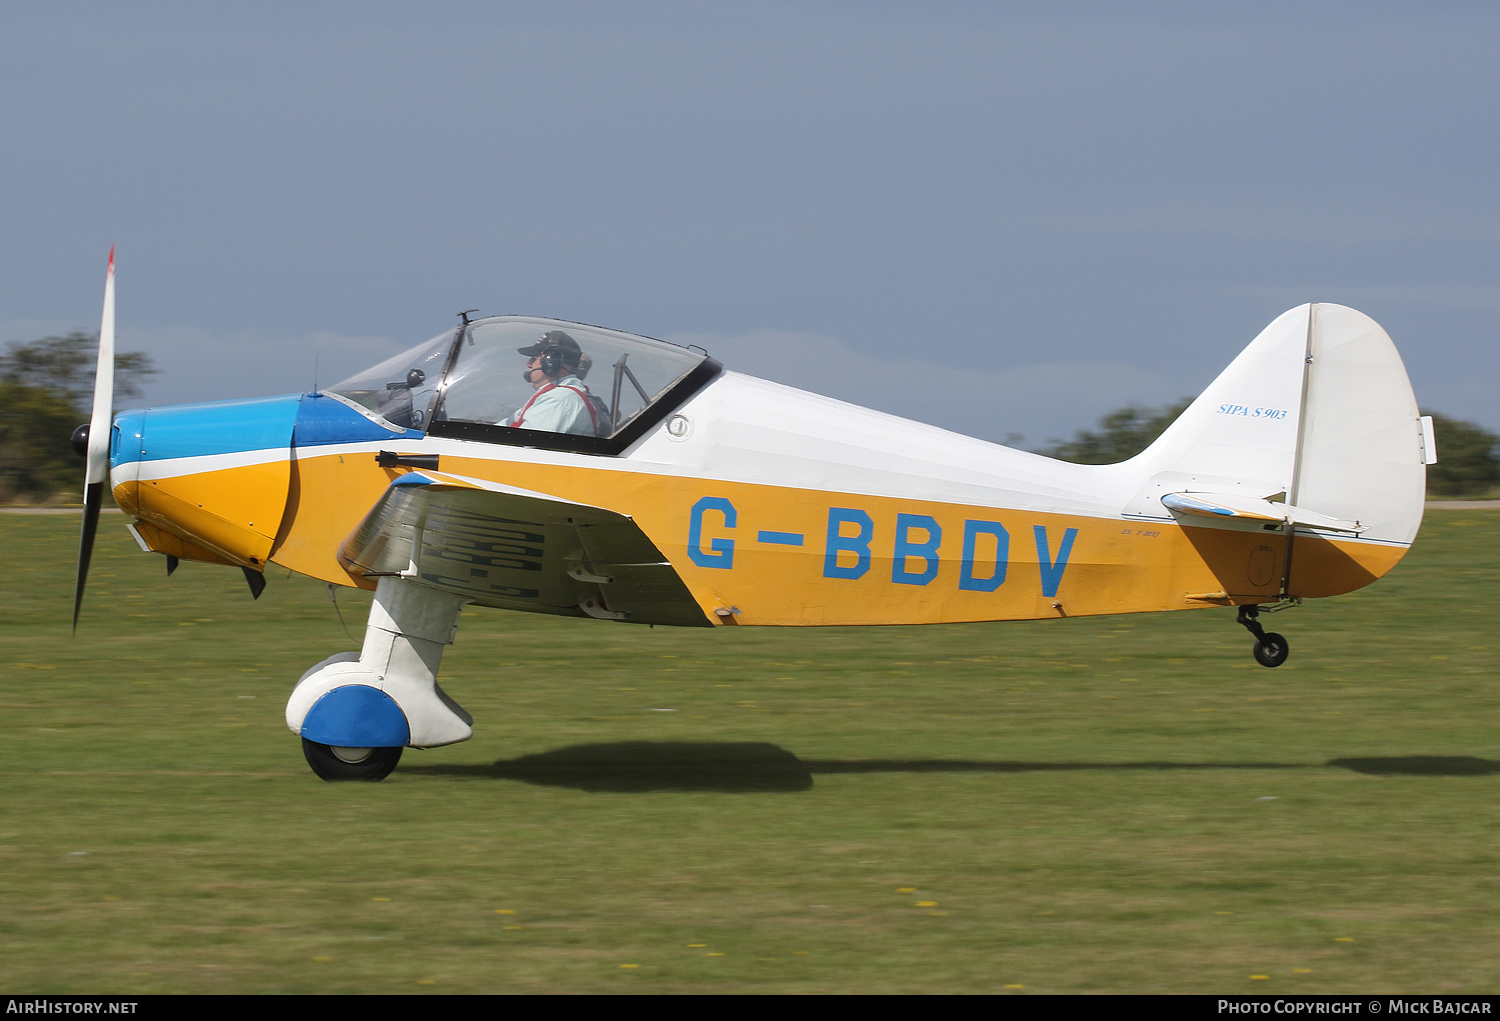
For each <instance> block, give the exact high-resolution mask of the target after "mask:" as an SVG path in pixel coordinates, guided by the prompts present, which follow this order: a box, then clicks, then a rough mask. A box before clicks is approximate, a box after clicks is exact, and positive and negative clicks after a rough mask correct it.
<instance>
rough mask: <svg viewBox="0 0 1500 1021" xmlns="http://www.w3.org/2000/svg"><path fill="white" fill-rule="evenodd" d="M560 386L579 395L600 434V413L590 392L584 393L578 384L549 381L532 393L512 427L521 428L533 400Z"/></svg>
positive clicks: (596, 432) (592, 423) (595, 431)
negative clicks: (595, 407) (570, 384)
mask: <svg viewBox="0 0 1500 1021" xmlns="http://www.w3.org/2000/svg"><path fill="white" fill-rule="evenodd" d="M558 387H562V388H563V389H564V390H572V391H573V392H574V393H575V394H577V395H578V397H579V399H581V400H582V401H583V406H584V407H585V408H587V409H588V411H589V424H590V425H592V426H593V427H594V435H595V436H598V435H599V414H598V412H596V411H595V410H594V402H593V401H591V400H589V395H588V394H586V393H584V392H583V391H582V390H580V389H578V388H577V387H576V386H569V385H568V384H566V383H548V384H547V385H546V386H544V387H542V388H541V389H540V390H538V391H537V392H536V393H534V394H532V395H531V400H530V401H527V402H526V403H525V405H523V406H522V408H521V410H520V412H518V413H517V414H516V420H515V421H514V422H512V423H511V424H510V427H511V428H512V429H519V428H521V423H522V422H525V421H526V412H527V410H528V409H530V407H531V404H532V401H535V400H536V399H537V398H538V397H540V396H541V395H542V394H544V393H546V392H547V391H548V390H556V389H557V388H558Z"/></svg>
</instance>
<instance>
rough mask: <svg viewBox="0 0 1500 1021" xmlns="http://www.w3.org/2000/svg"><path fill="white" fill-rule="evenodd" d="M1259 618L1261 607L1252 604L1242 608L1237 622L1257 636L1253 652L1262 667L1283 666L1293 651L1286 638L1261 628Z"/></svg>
mask: <svg viewBox="0 0 1500 1021" xmlns="http://www.w3.org/2000/svg"><path fill="white" fill-rule="evenodd" d="M1259 616H1260V607H1259V606H1256V605H1255V604H1253V603H1251V604H1247V605H1245V606H1241V607H1240V615H1239V616H1238V617H1236V618H1235V622H1236V623H1238V624H1243V625H1245V628H1246V629H1247V630H1248V631H1249V632H1250V633H1251V634H1252V635H1254V636H1255V648H1254V649H1253V650H1252V651H1253V652H1254V653H1255V661H1256V662H1257V663H1259V664H1260V665H1261V666H1281V664H1283V663H1285V662H1286V658H1287V655H1288V654H1289V653H1290V652H1291V650H1290V648H1288V646H1287V642H1286V639H1285V638H1283V637H1282V636H1281V635H1278V634H1277V633H1276V632H1275V631H1267V630H1266V629H1265V628H1263V627H1261V626H1260V621H1259V620H1257V619H1256V618H1258V617H1259Z"/></svg>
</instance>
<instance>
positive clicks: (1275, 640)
mask: <svg viewBox="0 0 1500 1021" xmlns="http://www.w3.org/2000/svg"><path fill="white" fill-rule="evenodd" d="M1290 653H1291V649H1290V648H1288V647H1287V644H1286V639H1285V638H1283V637H1282V636H1281V635H1278V634H1277V633H1276V632H1275V631H1267V632H1266V633H1265V637H1263V638H1257V639H1256V640H1255V661H1256V662H1257V663H1259V664H1260V665H1261V666H1281V664H1283V663H1285V662H1286V658H1287V656H1288V655H1289V654H1290Z"/></svg>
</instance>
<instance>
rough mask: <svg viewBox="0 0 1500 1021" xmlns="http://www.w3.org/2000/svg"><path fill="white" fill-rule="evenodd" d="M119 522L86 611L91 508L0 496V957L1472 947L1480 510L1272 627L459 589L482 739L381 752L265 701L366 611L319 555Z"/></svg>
mask: <svg viewBox="0 0 1500 1021" xmlns="http://www.w3.org/2000/svg"><path fill="white" fill-rule="evenodd" d="M120 520H121V519H119V518H118V517H113V518H106V519H105V526H104V529H103V531H102V533H101V537H100V548H99V549H98V551H97V552H96V560H95V565H94V574H93V578H92V584H91V587H90V590H89V593H88V599H87V603H86V606H85V610H84V619H83V624H82V626H81V628H80V632H79V636H78V637H77V638H76V639H74V638H70V637H69V635H68V626H67V622H68V616H69V604H70V601H71V595H72V593H71V589H72V570H73V566H72V564H73V556H74V543H75V542H76V529H77V519H76V518H70V517H20V516H12V515H3V516H0V540H3V545H0V549H3V550H4V558H5V559H4V564H3V570H0V586H3V590H0V600H3V603H0V605H4V607H5V609H6V619H5V624H4V625H3V632H0V641H3V643H4V648H3V650H0V651H3V660H0V661H3V662H4V663H5V667H4V669H3V671H0V676H3V685H0V687H3V690H0V783H3V787H0V989H4V990H6V991H10V992H35V993H41V992H75V991H92V992H120V993H152V992H209V993H213V992H363V993H390V992H507V991H516V992H534V991H558V992H561V991H579V992H581V991H601V992H615V991H641V992H719V991H725V992H729V991H736V992H815V991H846V992H1001V991H1005V990H1007V988H1009V987H1024V991H1025V992H1028V993H1030V992H1041V993H1048V992H1217V993H1235V992H1264V993H1274V992H1288V993H1289V992H1309V993H1316V992H1333V991H1357V992H1364V993H1369V992H1376V991H1381V992H1384V991H1389V992H1424V993H1425V992H1432V993H1441V992H1454V991H1461V992H1470V993H1473V992H1491V993H1493V992H1495V991H1496V989H1497V988H1500V981H1497V978H1500V964H1497V962H1500V915H1497V913H1496V912H1495V910H1494V904H1495V903H1496V902H1497V901H1500V762H1495V761H1492V760H1493V759H1496V758H1500V755H1497V749H1496V734H1495V727H1496V721H1497V709H1500V690H1497V686H1496V685H1495V683H1494V681H1495V677H1496V672H1497V669H1496V668H1497V664H1500V637H1497V635H1496V624H1495V621H1494V614H1495V603H1496V600H1495V594H1496V592H1497V581H1500V512H1496V511H1489V510H1475V511H1435V512H1431V513H1429V515H1428V519H1427V525H1426V527H1425V528H1424V531H1423V534H1422V536H1421V537H1420V539H1419V540H1418V543H1417V545H1416V547H1415V549H1414V550H1413V552H1412V553H1411V554H1410V555H1409V556H1408V558H1407V559H1406V561H1405V562H1404V563H1403V564H1402V565H1401V566H1400V567H1398V568H1397V569H1396V571H1395V572H1393V574H1392V576H1391V577H1389V578H1387V579H1385V580H1384V581H1382V582H1379V583H1377V584H1375V585H1374V586H1372V587H1371V588H1368V589H1366V590H1364V591H1362V592H1360V593H1356V594H1354V595H1352V596H1347V597H1343V598H1339V599H1332V600H1321V601H1314V602H1312V603H1309V604H1308V605H1306V606H1304V607H1302V608H1300V609H1296V610H1292V611H1289V612H1287V613H1285V614H1282V615H1280V616H1277V617H1273V618H1269V621H1268V623H1269V625H1270V626H1271V627H1272V628H1273V629H1275V630H1278V631H1282V632H1283V633H1285V634H1286V635H1287V636H1288V638H1289V639H1290V641H1291V647H1292V656H1291V659H1290V661H1289V662H1288V663H1287V665H1286V666H1284V667H1282V668H1280V669H1278V670H1266V669H1263V668H1261V667H1258V666H1256V665H1255V664H1254V662H1253V661H1252V660H1251V657H1250V638H1249V636H1248V635H1247V634H1246V633H1245V631H1244V630H1243V629H1242V628H1239V627H1237V626H1236V625H1235V624H1234V623H1233V613H1232V611H1229V610H1223V609H1215V610H1201V611H1197V612H1191V613H1179V614H1161V615H1151V616H1145V615H1143V616H1127V617H1112V618H1094V619H1081V620H1063V621H1044V622H1034V623H1024V624H987V625H965V626H956V627H954V626H935V627H923V628H869V629H844V628H839V629H806V630H770V629H767V630H757V629H750V628H746V629H742V630H741V629H729V630H719V631H707V632H705V631H697V630H672V629H667V628H656V629H646V628H634V627H628V626H619V625H611V624H604V623H602V622H598V621H574V620H562V619H556V618H546V617H541V616H531V615H524V614H510V613H501V612H497V611H478V612H475V613H472V614H468V615H466V616H465V618H464V623H463V626H462V627H461V629H460V631H459V637H458V642H457V644H456V645H454V646H453V648H452V649H451V650H450V651H449V654H448V658H447V659H446V661H445V663H444V673H443V681H444V684H445V687H446V688H447V689H448V691H449V692H450V693H452V694H453V695H454V697H455V698H457V699H458V700H459V701H460V702H462V703H463V704H464V705H465V706H466V707H467V708H469V709H470V710H471V711H472V712H473V714H474V716H475V719H476V728H475V729H476V736H475V738H474V739H473V740H472V741H470V742H468V743H467V744H463V745H457V746H454V747H450V748H442V749H435V750H432V751H426V752H412V751H408V752H407V753H406V756H405V757H404V759H403V760H402V763H401V766H400V767H398V769H397V770H396V772H395V773H394V774H392V776H391V778H390V779H389V780H387V781H386V782H385V783H381V784H325V783H322V782H320V781H318V780H317V779H315V778H314V777H313V775H312V774H311V773H310V772H309V771H308V770H307V768H306V766H305V764H304V763H303V762H302V757H301V754H300V751H299V748H298V744H297V740H296V738H295V737H294V736H293V735H292V734H290V733H289V732H288V731H287V730H286V728H285V724H284V722H283V718H282V713H283V708H284V705H285V699H286V696H287V694H288V692H289V691H290V688H291V685H292V684H293V682H295V680H296V679H297V677H298V676H299V675H300V674H301V673H302V671H303V670H305V669H306V668H307V667H308V666H310V665H311V664H313V663H314V662H316V661H318V660H320V659H322V658H323V657H325V656H327V655H329V654H330V653H332V652H335V651H340V650H343V649H348V648H353V647H355V646H354V643H352V642H351V641H350V640H349V639H348V638H346V637H345V635H344V633H343V631H342V630H341V628H340V625H339V622H338V620H337V618H336V617H335V615H334V611H333V607H332V605H331V604H330V603H329V599H328V594H327V590H326V589H325V587H324V586H322V585H318V584H314V583H310V582H307V581H306V580H304V579H298V578H290V579H288V578H284V577H282V575H283V574H284V572H273V574H272V577H271V582H270V586H269V587H268V589H267V591H266V593H265V595H264V596H263V597H262V598H261V599H260V601H259V602H252V601H251V600H250V597H249V595H248V593H247V592H246V591H245V587H244V583H243V580H242V579H241V578H240V576H239V573H238V572H236V571H231V570H227V569H222V568H210V567H203V566H199V565H193V564H184V565H183V566H182V568H181V569H180V570H179V571H178V573H177V575H176V576H175V577H173V578H171V579H167V578H166V577H164V573H165V572H164V565H163V561H162V559H161V558H159V557H154V556H148V555H145V554H141V553H139V552H138V551H137V550H136V548H135V546H134V544H133V542H132V541H131V540H130V539H129V537H128V536H127V535H126V534H125V533H124V530H123V529H122V528H121V527H120ZM340 604H341V606H342V608H343V612H344V617H345V619H346V620H347V621H348V622H349V624H350V628H351V630H353V631H355V632H356V633H359V632H360V629H361V626H362V623H363V618H364V607H365V606H367V605H368V597H367V596H364V597H362V596H360V595H359V594H353V593H349V592H348V591H347V590H346V591H345V592H343V593H342V594H341V596H340ZM660 709H673V710H675V711H674V712H658V711H653V710H660ZM675 742H682V743H691V744H671V743H675ZM528 757H529V758H528ZM928 902H932V903H930V904H929V903H928ZM499 912H514V913H513V914H502V913H499ZM695 944H702V945H701V946H697V945H695ZM627 965H628V966H630V967H624V966H627ZM1252 975H1263V976H1267V977H1266V978H1264V979H1256V978H1252V977H1251V976H1252Z"/></svg>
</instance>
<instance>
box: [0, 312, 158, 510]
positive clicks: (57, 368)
mask: <svg viewBox="0 0 1500 1021" xmlns="http://www.w3.org/2000/svg"><path fill="white" fill-rule="evenodd" d="M98 352H99V337H98V335H97V334H88V333H69V334H66V335H65V336H61V337H43V338H42V339H41V340H36V341H32V342H31V343H12V344H10V346H9V347H8V348H7V349H6V351H5V353H4V354H0V504H10V503H48V502H53V501H57V500H60V499H62V498H64V497H72V499H71V500H68V501H67V502H71V503H76V502H78V501H79V500H80V499H81V498H82V495H83V461H82V460H81V459H80V458H79V457H78V455H76V454H74V453H73V445H72V443H71V438H72V435H73V430H74V429H76V428H77V427H78V426H79V425H81V424H82V423H84V422H87V421H88V420H89V412H90V409H91V408H92V406H93V403H94V367H95V365H96V363H97V361H98ZM155 373H156V368H155V367H154V366H153V365H152V364H151V359H150V357H149V356H148V355H146V354H144V353H142V352H140V351H131V352H128V353H126V354H119V355H116V357H115V407H117V408H118V407H121V404H120V399H121V398H125V399H127V400H128V399H130V398H132V397H139V396H140V395H141V384H142V383H143V382H145V380H146V378H147V377H149V376H151V375H154V374H155Z"/></svg>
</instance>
